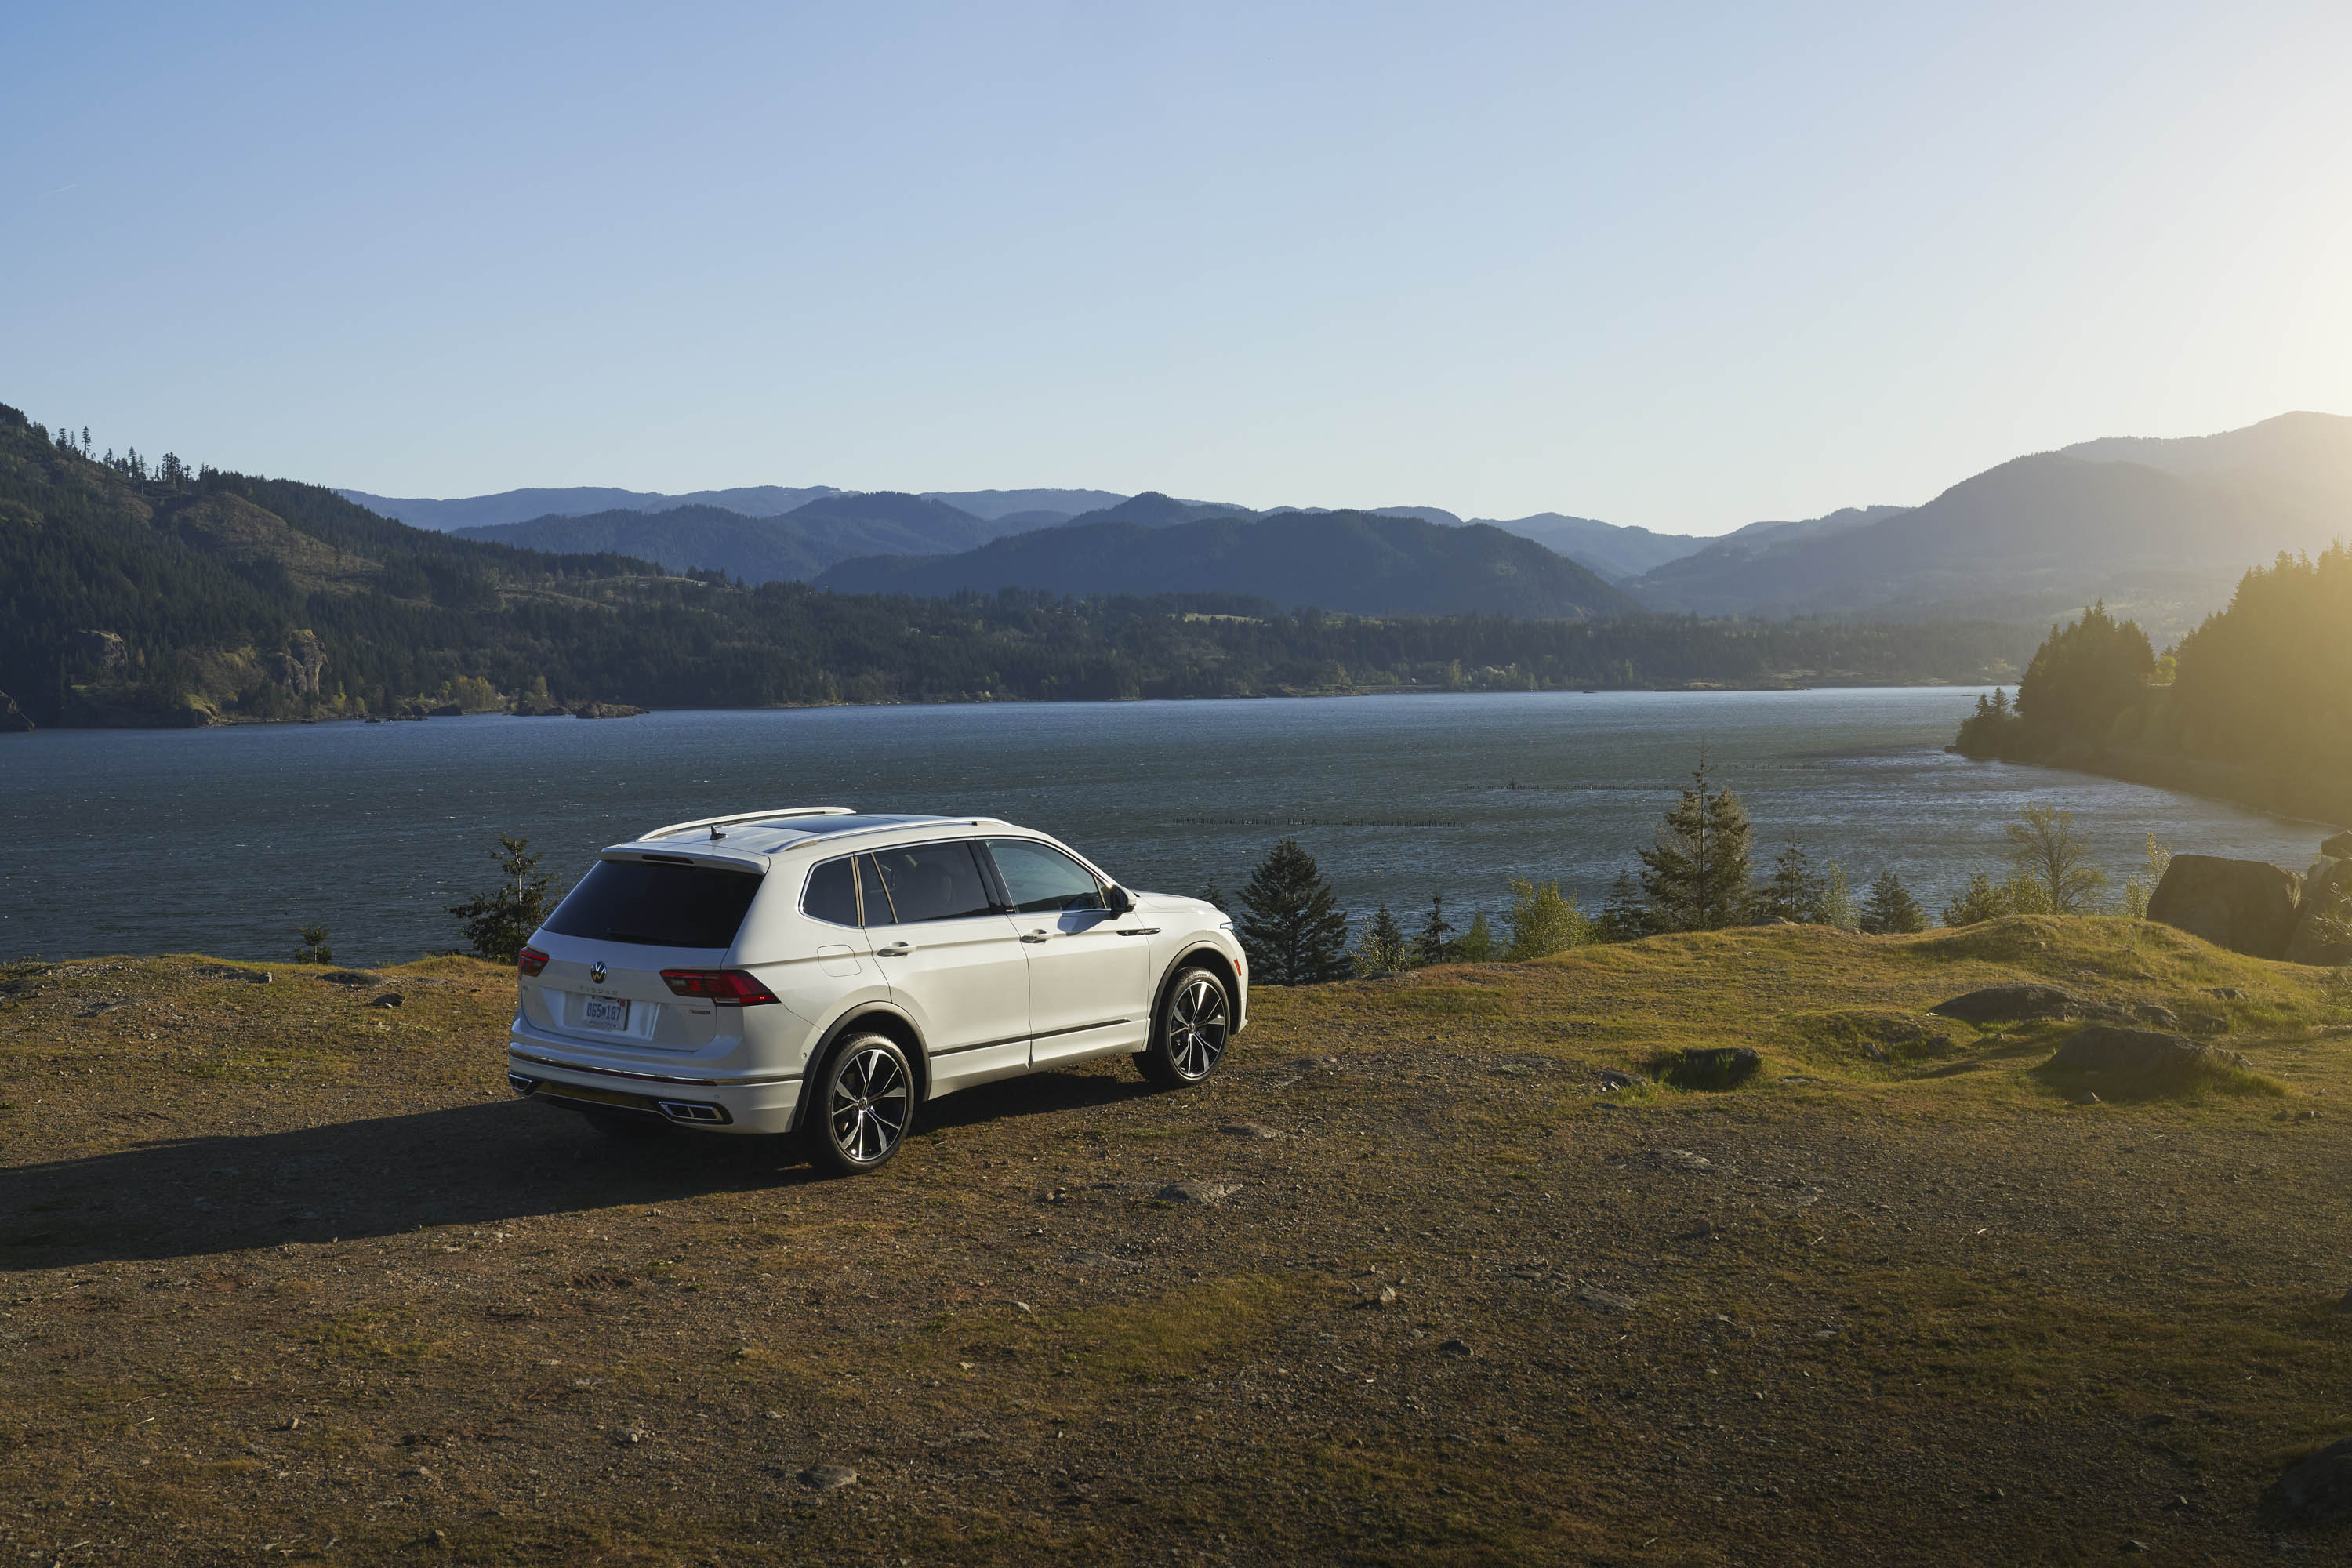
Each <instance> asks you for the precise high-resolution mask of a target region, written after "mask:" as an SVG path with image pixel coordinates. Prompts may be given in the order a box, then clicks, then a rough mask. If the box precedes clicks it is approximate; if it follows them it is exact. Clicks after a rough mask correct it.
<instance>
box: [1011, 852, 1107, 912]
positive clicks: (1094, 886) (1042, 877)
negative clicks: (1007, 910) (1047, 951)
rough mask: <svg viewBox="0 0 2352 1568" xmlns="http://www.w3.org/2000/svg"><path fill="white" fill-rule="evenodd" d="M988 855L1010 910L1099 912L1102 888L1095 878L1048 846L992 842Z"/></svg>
mask: <svg viewBox="0 0 2352 1568" xmlns="http://www.w3.org/2000/svg"><path fill="white" fill-rule="evenodd" d="M988 852H989V854H990V855H991V856H992V857H993V858H994V859H995V861H996V874H997V875H998V876H999V877H1001V878H1003V879H1004V890H1005V891H1006V892H1007V893H1008V894H1010V895H1011V896H1012V899H1013V909H1015V910H1018V911H1020V912H1021V913H1022V914H1024V915H1028V914H1042V913H1049V912H1052V911H1055V910H1099V909H1101V908H1103V907H1104V904H1103V896H1102V885H1101V884H1100V883H1099V882H1097V881H1096V880H1095V874H1094V873H1093V872H1092V871H1089V870H1087V868H1085V867H1084V866H1081V865H1079V864H1078V863H1077V862H1076V860H1073V859H1071V858H1069V857H1068V856H1067V855H1065V854H1063V853H1062V852H1061V851H1060V850H1058V849H1056V848H1055V847H1053V846H1052V845H1050V844H1039V843H1037V842H1036V841H1035V840H1034V839H1028V838H992V839H990V840H989V841H988Z"/></svg>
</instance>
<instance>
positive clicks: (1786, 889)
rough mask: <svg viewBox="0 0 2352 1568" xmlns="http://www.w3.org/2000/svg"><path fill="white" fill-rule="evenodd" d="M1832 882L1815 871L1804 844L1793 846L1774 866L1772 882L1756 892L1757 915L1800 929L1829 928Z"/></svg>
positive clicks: (1784, 852) (1761, 918) (1781, 854)
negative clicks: (1788, 922) (1796, 926)
mask: <svg viewBox="0 0 2352 1568" xmlns="http://www.w3.org/2000/svg"><path fill="white" fill-rule="evenodd" d="M1829 890H1830V882H1829V879H1828V878H1827V877H1825V876H1823V875H1822V873H1821V872H1819V871H1816V870H1814V869H1813V862H1812V859H1811V857H1810V856H1808V855H1807V854H1806V853H1805V847H1804V846H1803V845H1801V844H1791V845H1790V846H1789V847H1787V848H1785V849H1783V850H1781V851H1780V857H1779V858H1777V859H1775V860H1774V861H1773V862H1772V879H1771V880H1770V881H1769V882H1767V883H1765V884H1764V885H1763V887H1761V888H1759V889H1757V892H1756V900H1755V906H1754V910H1755V915H1756V918H1757V919H1759V920H1764V921H1790V923H1791V924H1794V925H1801V926H1818V925H1828V924H1830V923H1831V921H1830V918H1829Z"/></svg>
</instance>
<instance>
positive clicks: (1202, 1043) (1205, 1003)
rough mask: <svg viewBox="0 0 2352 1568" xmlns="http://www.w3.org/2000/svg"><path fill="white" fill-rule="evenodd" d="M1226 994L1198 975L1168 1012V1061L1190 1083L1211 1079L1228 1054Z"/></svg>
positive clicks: (1208, 979)
mask: <svg viewBox="0 0 2352 1568" xmlns="http://www.w3.org/2000/svg"><path fill="white" fill-rule="evenodd" d="M1226 1034H1227V1026H1226V1021H1225V994H1224V992H1223V990H1221V989H1220V988H1219V987H1218V985H1217V983H1216V982H1215V981H1213V980H1211V979H1210V978H1209V977H1208V976H1206V975H1204V974H1196V975H1194V976H1193V977H1192V981H1191V982H1190V983H1189V984H1186V985H1185V987H1184V989H1182V990H1181V991H1179V992H1178V993H1177V994H1176V999H1175V1001H1174V1002H1173V1003H1172V1004H1171V1005H1170V1006H1169V1009H1168V1057H1169V1059H1170V1061H1171V1062H1172V1063H1173V1064H1174V1065H1175V1068H1176V1071H1177V1072H1178V1074H1179V1075H1181V1077H1183V1078H1184V1079H1188V1080H1198V1079H1204V1078H1206V1077H1208V1076H1209V1074H1210V1072H1211V1071H1212V1070H1213V1068H1215V1067H1216V1065H1217V1058H1220V1057H1222V1056H1223V1055H1224V1054H1225V1037H1226Z"/></svg>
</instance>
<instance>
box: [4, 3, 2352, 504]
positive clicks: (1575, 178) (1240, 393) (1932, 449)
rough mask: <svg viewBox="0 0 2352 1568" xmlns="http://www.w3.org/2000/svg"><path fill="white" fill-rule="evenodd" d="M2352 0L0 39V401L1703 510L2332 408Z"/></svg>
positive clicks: (1220, 483)
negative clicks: (2346, 0)
mask: <svg viewBox="0 0 2352 1568" xmlns="http://www.w3.org/2000/svg"><path fill="white" fill-rule="evenodd" d="M2347 58H2352V7H2347V6H2345V5H2341V4H2336V5H2264V4H2259V3H2256V4H2245V3H2240V4H2229V5H2169V4H2162V3H2153V4H2151V3H2145V0H2143V3H2135V4H2129V5H2063V4H2061V5H2051V4H2036V5H1788V6H1777V7H1767V6H1753V5H1625V6H1622V7H1598V6H1580V5H1464V4H1450V5H1284V4H1266V3H1262V0H1261V3H1254V4H1247V5H1221V4H1195V5H1150V6H1146V5H994V6H981V5H911V4H909V5H890V4H878V5H839V4H832V5H811V6H793V5H662V6H652V5H637V6H629V7H611V6H601V5H586V4H566V5H423V4H401V5H366V6H362V5H248V4H216V5H202V4H193V5H191V4H180V5H106V4H77V5H54V4H44V3H39V0H16V3H15V4H12V5H6V6H5V7H0V171H4V172H5V173H0V177H4V178H5V201H0V401H5V402H9V403H15V404H18V405H22V406H23V407H25V408H26V411H27V412H29V413H30V414H32V416H34V417H36V418H38V419H43V420H46V421H48V422H51V423H56V422H58V421H59V420H65V421H68V422H70V423H71V424H73V425H74V426H81V425H84V424H87V425H89V426H90V428H91V430H92V432H93V434H94V435H95V436H96V437H97V438H98V439H99V441H100V443H101V444H102V445H111V446H115V447H121V446H122V445H124V444H126V443H130V444H135V445H137V446H138V447H140V448H141V449H142V451H144V452H148V453H150V454H152V453H156V452H160V451H162V450H163V449H165V448H171V449H174V450H177V451H178V452H179V453H180V454H181V455H182V456H184V457H186V458H191V459H194V460H202V461H208V462H212V463H216V464H220V465H222V466H225V467H234V468H245V469H247V470H254V471H265V472H270V473H278V474H287V475H292V476H296V477H299V478H304V479H315V480H319V481H321V482H326V483H332V484H339V485H349V486H355V487H359V488H362V489H371V490H376V491H381V492H384V493H389V494H395V495H436V496H437V495H460V494H470V493H476V492H480V491H486V490H496V489H509V488H512V487H517V486H523V485H564V484H614V485H625V486H629V487H633V488H639V489H666V490H677V489H693V488H701V487H706V486H722V485H736V484H756V483H776V484H816V483H825V484H835V485H842V486H847V487H852V488H859V489H880V488H890V489H966V488H980V487H987V486H1006V487H1012V486H1030V485H1084V486H1099V487H1102V488H1105V489H1116V490H1133V489H1144V488H1153V489H1167V490H1171V491H1173V492H1176V493H1178V494H1183V495H1193V496H1212V497H1216V498H1219V499H1223V500H1237V501H1242V502H1245V503H1249V504H1253V505H1258V506H1268V505H1276V504H1281V503H1295V504H1322V505H1335V506H1337V505H1384V504H1409V503H1419V504H1425V505H1436V506H1444V507H1449V508H1452V509H1454V510H1457V511H1460V512H1463V513H1465V515H1489V516H1506V517H1507V516H1515V515H1518V514H1521V513H1525V512H1529V511H1534V510H1547V509H1549V510H1563V511H1570V512H1575V513H1580V514H1582V515H1587V516H1597V517H1601V518H1606V519H1608V520H1610V521H1619V522H1637V523H1643V524H1646V525H1648V526H1651V527H1654V528H1659V529H1666V530H1676V531H1698V532H1715V531H1721V530H1723V529H1727V528H1730V527H1734V526H1737V525H1738V524H1740V523H1743V522H1747V521H1753V520H1756V519H1759V518H1767V517H1795V516H1804V515H1810V514H1813V513H1818V512H1821V511H1824V510H1830V509H1832V508H1834V507H1838V506H1843V505H1851V504H1857V503H1865V502H1874V501H1916V500H1924V499H1926V498H1927V496H1929V495H1931V494H1933V493H1934V492H1935V491H1936V490H1937V489H1941V488H1943V487H1944V486H1945V485H1947V484H1949V483H1951V482H1953V481H1954V480H1956V479H1960V478H1962V477H1964V476H1965V475H1967V474H1969V473H1970V472H1973V471H1975V470H1977V469H1979V468H1985V467H1988V466H1990V464H1992V463H1995V462H1998V461H2000V460H2002V459H2004V458H2009V457H2011V456H2014V455H2016V454H2017V453H2019V452H2022V451H2031V450H2036V449H2041V448H2045V447H2053V446H2057V445H2061V444H2063V443H2065V442H2068V441H2073V440H2078V439H2082V438H2084V437H2094V436H2103V435H2123V434H2131V435H2188V434H2201V433H2205V432H2209V431H2212V430H2218V429H2224V428H2229V427H2232V426H2239V425H2244V424H2249V423H2252V421H2254V420H2256V419H2260V418H2263V417H2266V416H2270V415H2273V414H2277V413H2281V412H2284V411H2285V410H2287V409H2291V408H2318V409H2325V410H2330V411H2334V412H2352V87H2347V80H2346V78H2345V76H2344V66H2345V62H2346V60H2347Z"/></svg>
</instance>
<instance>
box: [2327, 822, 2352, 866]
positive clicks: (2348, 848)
mask: <svg viewBox="0 0 2352 1568" xmlns="http://www.w3.org/2000/svg"><path fill="white" fill-rule="evenodd" d="M2319 852H2320V853H2321V854H2322V855H2325V856H2326V857H2327V858H2329V859H2331V860H2345V859H2352V828H2347V829H2345V830H2344V831H2343V832H2341V833H2339V834H2336V836H2335V837H2332V838H2326V839H2322V840H2321V841H2320V845H2319Z"/></svg>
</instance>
